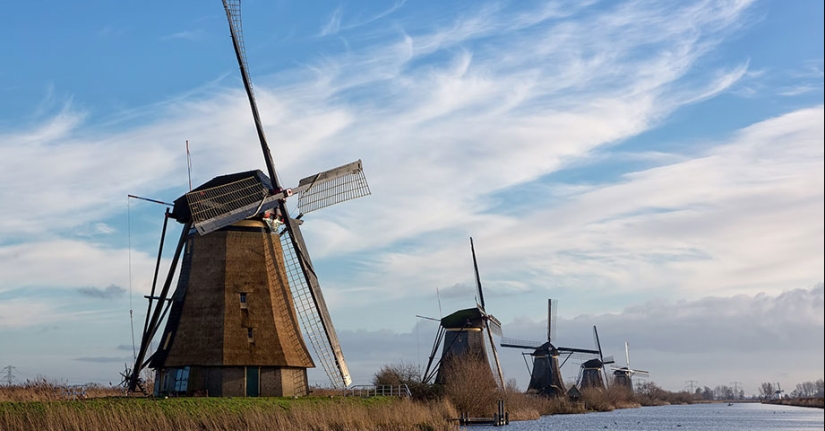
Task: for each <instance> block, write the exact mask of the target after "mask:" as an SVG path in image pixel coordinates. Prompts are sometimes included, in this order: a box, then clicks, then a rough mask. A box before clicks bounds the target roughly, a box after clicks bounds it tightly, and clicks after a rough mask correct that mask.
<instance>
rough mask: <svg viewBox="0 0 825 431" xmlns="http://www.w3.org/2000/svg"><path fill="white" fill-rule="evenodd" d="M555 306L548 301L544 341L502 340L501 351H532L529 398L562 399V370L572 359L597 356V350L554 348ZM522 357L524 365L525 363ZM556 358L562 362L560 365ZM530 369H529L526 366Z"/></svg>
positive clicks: (551, 301)
mask: <svg viewBox="0 0 825 431" xmlns="http://www.w3.org/2000/svg"><path fill="white" fill-rule="evenodd" d="M557 308H558V302H557V301H556V300H554V299H548V300H547V341H546V342H540V341H538V342H534V341H523V340H514V339H502V340H501V347H511V348H517V349H525V350H532V353H529V355H530V356H531V357H532V358H533V368H532V370H531V371H530V383H529V384H528V386H527V393H528V394H539V395H545V396H549V397H555V396H561V395H565V394H566V393H567V388H566V387H565V384H564V378H563V377H562V374H561V367H562V366H563V365H564V364H565V363H566V362H567V361H568V360H569V359H570V358H571V357H576V358H590V357H591V356H593V355H598V354H599V351H598V350H591V349H579V348H574V347H557V346H556V345H554V344H553V339H554V338H556V333H555V330H556V324H555V320H556V309H557ZM526 355H527V354H525V361H526ZM559 356H564V357H565V358H564V361H563V362H562V363H561V364H559ZM528 369H529V366H528Z"/></svg>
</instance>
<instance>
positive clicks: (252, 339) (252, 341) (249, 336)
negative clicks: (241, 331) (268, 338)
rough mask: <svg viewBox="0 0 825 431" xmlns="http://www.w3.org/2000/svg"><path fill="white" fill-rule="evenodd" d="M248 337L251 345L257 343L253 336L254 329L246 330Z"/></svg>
mask: <svg viewBox="0 0 825 431" xmlns="http://www.w3.org/2000/svg"><path fill="white" fill-rule="evenodd" d="M246 337H247V340H248V341H249V342H250V343H254V342H255V337H253V336H252V328H246Z"/></svg>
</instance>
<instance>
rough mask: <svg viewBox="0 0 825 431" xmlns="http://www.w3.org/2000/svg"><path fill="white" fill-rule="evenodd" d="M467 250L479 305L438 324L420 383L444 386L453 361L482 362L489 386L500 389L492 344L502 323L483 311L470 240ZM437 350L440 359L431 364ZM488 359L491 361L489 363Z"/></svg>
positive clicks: (479, 282)
mask: <svg viewBox="0 0 825 431" xmlns="http://www.w3.org/2000/svg"><path fill="white" fill-rule="evenodd" d="M470 250H471V252H472V255H473V269H474V271H475V279H476V289H477V290H476V293H477V295H478V296H477V298H478V302H477V303H476V306H475V307H473V308H466V309H463V310H458V311H456V312H454V313H452V314H449V315H447V316H445V317H443V318H441V319H440V320H439V326H438V331H437V333H436V337H435V341H434V342H433V349H432V352H431V354H430V357H429V360H428V362H427V368H426V369H425V370H424V376H423V381H424V382H430V381H433V379H435V383H439V384H444V383H447V380H448V379H449V376H448V373H447V372H446V370H448V369H450V366H451V365H453V364H455V363H456V361H482V362H484V363H486V364H489V365H490V366H489V369H490V374H489V380H490V382H491V383H494V384H495V385H497V386H499V387H503V385H504V374H503V372H502V370H501V363H500V362H499V358H498V351H497V350H496V345H495V342H494V340H493V334H495V335H499V336H500V335H501V322H499V321H498V319H496V318H495V317H494V316H493V315H491V314H489V313H487V311H486V309H485V302H484V290H483V288H482V286H481V277H480V276H479V273H478V261H477V260H476V253H475V247H474V245H473V239H472V238H470ZM439 347H440V348H441V358H440V359H439V360H438V361H435V362H434V359H435V356H436V354H437V353H438V349H439ZM488 351H489V354H488ZM490 357H492V362H491V361H490V359H491V358H490Z"/></svg>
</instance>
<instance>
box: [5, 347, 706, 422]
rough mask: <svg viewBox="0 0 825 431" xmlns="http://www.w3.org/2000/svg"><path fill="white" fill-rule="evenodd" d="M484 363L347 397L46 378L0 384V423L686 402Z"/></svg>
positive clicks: (584, 408) (431, 414)
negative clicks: (548, 384) (129, 389)
mask: <svg viewBox="0 0 825 431" xmlns="http://www.w3.org/2000/svg"><path fill="white" fill-rule="evenodd" d="M487 367H488V365H487V363H486V362H481V361H479V362H474V361H469V362H466V363H462V364H461V365H455V366H452V367H449V368H447V369H445V370H444V372H445V373H446V375H447V376H448V379H447V382H448V383H447V384H444V385H436V384H427V383H422V382H421V377H420V375H421V373H420V370H419V369H418V368H417V367H415V366H412V365H404V364H401V365H394V366H385V367H383V368H381V370H380V371H379V372H378V373H376V374H375V376H374V377H373V381H372V383H373V384H374V385H376V386H381V385H390V386H399V385H407V386H408V387H409V388H410V392H411V394H412V396H411V397H410V398H394V397H372V398H364V397H361V396H354V395H353V394H354V392H353V391H349V392H347V391H341V390H335V389H329V388H318V387H315V388H311V389H312V391H311V395H310V396H308V397H302V398H296V399H293V398H197V397H190V398H169V399H153V398H151V397H142V396H131V397H127V396H125V394H124V392H123V390H122V388H120V387H117V386H102V385H85V386H84V387H82V388H78V387H70V386H66V385H64V384H61V383H60V382H50V381H47V380H42V379H41V380H36V381H27V382H26V383H24V384H21V385H16V386H8V387H0V429H3V430H8V431H12V430H14V431H16V430H32V429H43V430H89V429H94V430H100V431H109V430H121V429H129V428H141V429H153V430H159V431H167V430H203V431H206V430H234V429H244V430H253V431H254V430H296V431H303V430H306V431H310V430H311V431H344V430H351V429H357V430H388V431H395V430H397V431H403V430H414V431H425V430H429V431H441V430H455V429H458V424H457V421H456V419H457V418H458V417H459V415H460V414H461V413H466V414H468V415H469V416H471V417H492V416H493V413H494V412H495V409H496V402H497V401H498V400H504V402H505V406H506V410H507V411H508V414H509V418H510V420H511V421H520V420H534V419H538V418H539V417H541V416H545V415H553V414H576V413H587V412H593V411H611V410H614V409H619V408H632V407H639V406H641V405H664V404H676V403H690V402H691V401H692V399H693V398H692V397H691V395H690V394H688V393H687V392H678V393H673V392H669V391H665V390H663V389H661V388H659V387H658V386H656V385H655V383H652V382H645V383H643V384H641V385H639V387H637V390H636V393H633V392H632V391H630V390H628V389H626V388H621V387H610V388H608V389H606V390H597V389H585V390H583V391H582V392H581V396H580V397H579V398H578V399H568V398H567V397H561V398H546V397H542V396H535V395H528V394H525V393H524V392H523V391H522V390H520V389H519V388H517V387H516V384H515V381H514V380H510V381H509V382H508V384H507V385H505V387H504V388H498V387H497V386H496V385H495V383H494V382H492V381H491V380H490V374H489V368H487Z"/></svg>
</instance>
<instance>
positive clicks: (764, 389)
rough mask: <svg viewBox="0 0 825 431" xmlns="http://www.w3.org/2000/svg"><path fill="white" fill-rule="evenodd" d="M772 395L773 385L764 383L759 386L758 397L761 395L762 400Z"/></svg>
mask: <svg viewBox="0 0 825 431" xmlns="http://www.w3.org/2000/svg"><path fill="white" fill-rule="evenodd" d="M773 393H774V389H773V383H771V382H764V383H762V385H761V386H759V395H761V396H762V398H770V397H771V395H773Z"/></svg>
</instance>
